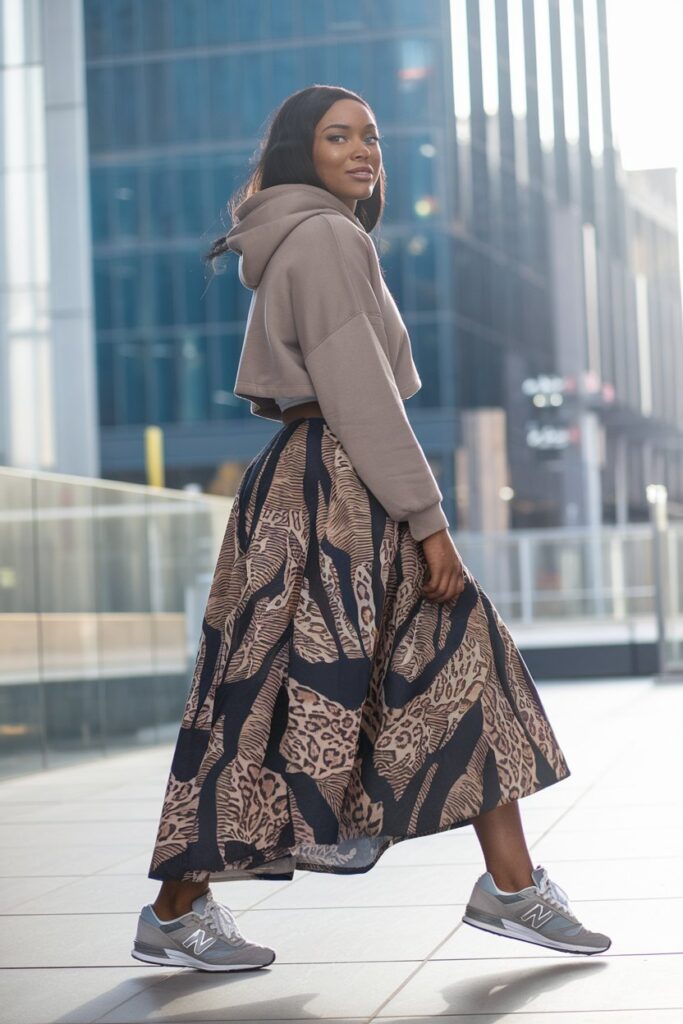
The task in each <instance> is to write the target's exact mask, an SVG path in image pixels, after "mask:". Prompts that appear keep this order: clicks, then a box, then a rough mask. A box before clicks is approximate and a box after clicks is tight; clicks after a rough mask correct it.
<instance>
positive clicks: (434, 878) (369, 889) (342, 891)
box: [214, 861, 483, 910]
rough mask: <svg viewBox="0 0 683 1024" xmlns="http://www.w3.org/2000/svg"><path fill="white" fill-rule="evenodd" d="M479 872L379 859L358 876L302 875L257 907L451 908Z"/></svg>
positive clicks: (463, 896) (459, 866) (222, 890)
mask: <svg viewBox="0 0 683 1024" xmlns="http://www.w3.org/2000/svg"><path fill="white" fill-rule="evenodd" d="M482 869H483V867H482ZM480 874H481V871H480V870H479V868H478V867H477V866H475V865H472V864H466V865H463V864H447V865H436V866H435V865H424V864H418V865H415V864H413V865H400V866H397V867H382V865H381V861H380V863H379V864H378V865H376V866H375V867H374V868H372V870H371V871H367V872H365V873H364V874H361V875H348V876H345V875H325V874H322V873H318V872H313V871H311V872H307V873H304V872H300V873H297V875H295V881H296V879H297V878H300V880H298V881H296V884H293V883H292V884H288V885H285V886H284V887H283V888H281V889H279V890H278V891H277V892H274V893H273V895H272V896H268V897H267V898H266V900H265V901H264V902H263V903H261V904H260V906H259V909H260V910H279V909H282V910H286V909H292V910H295V909H305V908H324V907H414V906H430V905H433V906H449V905H450V906H454V905H455V904H460V903H463V902H466V900H467V898H468V897H469V894H470V892H471V891H472V887H473V885H474V883H475V881H476V880H477V878H478V877H479V875H480ZM214 889H215V891H216V893H217V894H218V895H217V898H218V899H220V900H221V901H222V902H228V900H227V897H224V893H226V892H227V893H228V894H229V891H230V890H229V889H227V888H226V887H221V888H220V889H219V888H218V887H214Z"/></svg>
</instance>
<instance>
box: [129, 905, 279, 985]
mask: <svg viewBox="0 0 683 1024" xmlns="http://www.w3.org/2000/svg"><path fill="white" fill-rule="evenodd" d="M130 952H131V956H133V957H135V959H136V960H142V961H143V962H144V963H147V964H161V965H162V966H163V967H197V968H199V969H200V970H202V971H244V970H255V969H256V968H258V967H267V966H268V965H269V964H272V962H273V960H274V959H275V951H274V950H272V949H269V948H268V946H260V945H259V944H258V943H257V942H250V941H249V939H246V938H245V937H244V935H242V933H241V932H240V930H239V928H238V927H237V922H236V921H235V918H234V916H233V914H232V912H231V911H230V910H228V908H227V907H225V906H223V905H222V904H221V903H216V901H215V900H214V898H213V895H212V894H211V891H210V890H209V891H208V892H203V893H202V894H201V896H197V898H196V900H193V902H192V909H191V910H189V911H188V912H187V913H186V914H182V915H181V916H180V917H174V918H173V920H172V921H162V920H160V918H158V917H157V915H156V914H155V912H154V910H153V909H152V905H151V903H147V904H146V905H145V906H144V907H143V908H142V910H141V911H140V917H139V918H138V930H137V934H136V936H135V941H134V943H133V948H132V949H131V951H130Z"/></svg>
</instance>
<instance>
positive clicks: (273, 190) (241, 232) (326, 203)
mask: <svg viewBox="0 0 683 1024" xmlns="http://www.w3.org/2000/svg"><path fill="white" fill-rule="evenodd" d="M318 213H338V214H339V215H340V216H342V217H347V218H348V219H349V220H351V221H353V223H354V224H356V225H357V227H358V228H359V230H360V231H363V232H365V228H364V227H363V225H362V224H361V222H360V220H359V219H358V217H356V215H355V213H352V212H351V210H350V209H349V207H348V206H347V205H346V203H344V202H343V201H342V200H341V199H339V198H338V197H337V196H335V195H333V194H332V192H328V191H327V189H325V188H318V186H317V185H301V184H285V185H271V186H270V188H264V189H261V191H260V192H255V193H254V194H253V195H251V196H249V197H248V198H247V199H245V200H244V201H243V202H241V203H240V204H239V206H238V207H237V209H236V210H235V221H236V222H235V224H234V225H233V227H232V228H231V229H230V231H229V232H228V234H227V235H226V242H227V245H228V248H229V249H230V250H231V251H232V252H236V253H239V254H240V260H239V277H240V281H241V282H242V284H243V285H245V286H246V287H247V288H252V289H253V288H256V287H257V285H258V283H259V281H260V280H261V277H262V276H263V271H264V270H265V269H266V266H267V264H268V260H269V259H270V257H271V256H272V255H273V253H274V252H275V250H276V249H277V247H278V246H279V245H280V244H281V243H282V242H283V241H284V240H285V238H286V237H287V235H288V234H289V233H290V231H293V230H294V228H295V227H296V226H297V225H298V224H301V222H302V221H304V220H307V219H308V217H315V215H316V214H318Z"/></svg>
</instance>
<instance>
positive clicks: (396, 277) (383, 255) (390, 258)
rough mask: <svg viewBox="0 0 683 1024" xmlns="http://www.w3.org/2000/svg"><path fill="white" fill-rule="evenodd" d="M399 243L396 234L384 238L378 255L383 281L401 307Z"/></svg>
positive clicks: (401, 289)
mask: <svg viewBox="0 0 683 1024" xmlns="http://www.w3.org/2000/svg"><path fill="white" fill-rule="evenodd" d="M401 245H402V242H401V239H400V238H398V237H397V236H396V235H394V236H393V237H392V238H387V239H384V245H383V246H382V248H381V250H380V257H379V260H380V263H381V265H382V270H383V271H384V282H385V284H386V286H387V288H388V289H389V291H390V292H391V294H392V295H393V297H394V299H395V300H396V304H397V305H398V307H399V309H403V282H402V260H401ZM399 296H400V301H399Z"/></svg>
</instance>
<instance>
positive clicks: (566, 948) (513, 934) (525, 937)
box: [463, 914, 612, 956]
mask: <svg viewBox="0 0 683 1024" xmlns="http://www.w3.org/2000/svg"><path fill="white" fill-rule="evenodd" d="M463 921H464V922H465V924H469V925H471V926H472V927H473V928H479V929H480V931H482V932H491V934H492V935H502V936H503V938H506V939H518V940H519V941H520V942H529V943H530V944H531V945H534V946H546V947H547V948H548V949H559V950H560V951H561V952H562V953H583V954H585V955H586V956H591V955H592V954H594V953H604V952H605V950H608V949H609V947H610V946H611V945H612V943H611V941H610V942H609V943H608V944H607V945H606V946H603V947H601V948H599V949H596V948H595V946H578V945H576V943H568V942H558V941H557V940H556V939H546V938H545V937H544V936H542V935H538V934H536V933H535V932H530V931H529V930H528V929H527V928H525V927H524V926H523V925H516V924H513V923H510V925H509V926H503V927H502V928H501V927H499V926H498V925H495V924H485V923H483V922H482V921H476V920H474V919H473V918H471V917H468V916H467V914H465V915H464V916H463Z"/></svg>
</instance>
